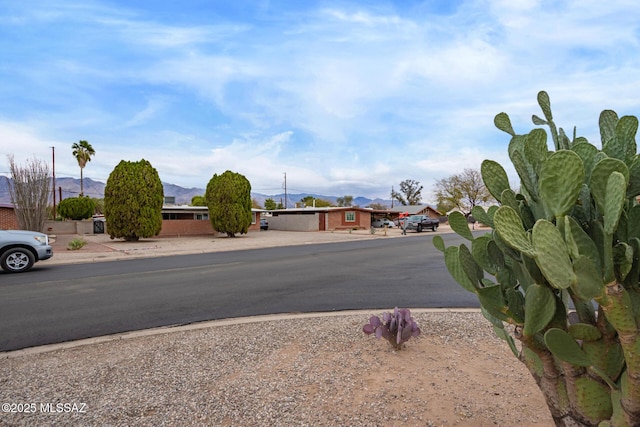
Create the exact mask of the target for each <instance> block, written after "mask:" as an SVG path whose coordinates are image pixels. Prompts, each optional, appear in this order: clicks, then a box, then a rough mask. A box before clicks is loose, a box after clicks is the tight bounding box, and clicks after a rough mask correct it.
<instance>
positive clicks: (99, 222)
mask: <svg viewBox="0 0 640 427" xmlns="http://www.w3.org/2000/svg"><path fill="white" fill-rule="evenodd" d="M93 234H104V217H102V218H95V217H94V218H93Z"/></svg>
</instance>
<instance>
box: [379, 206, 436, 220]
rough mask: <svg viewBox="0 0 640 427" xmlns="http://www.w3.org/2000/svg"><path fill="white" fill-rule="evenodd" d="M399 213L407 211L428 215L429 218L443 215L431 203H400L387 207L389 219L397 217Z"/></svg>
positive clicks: (413, 213) (412, 213)
mask: <svg viewBox="0 0 640 427" xmlns="http://www.w3.org/2000/svg"><path fill="white" fill-rule="evenodd" d="M401 213H408V214H409V215H428V216H429V217H430V218H433V219H438V220H439V219H441V218H442V217H443V215H442V214H441V213H440V212H438V211H437V210H436V208H435V207H434V206H432V205H408V206H403V205H401V206H395V207H393V208H391V209H389V215H390V217H391V219H397V218H398V217H399V216H400V214H401Z"/></svg>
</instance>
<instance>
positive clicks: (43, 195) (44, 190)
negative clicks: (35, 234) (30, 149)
mask: <svg viewBox="0 0 640 427" xmlns="http://www.w3.org/2000/svg"><path fill="white" fill-rule="evenodd" d="M8 158H9V167H10V170H11V178H12V182H11V183H10V185H9V193H10V194H11V202H12V203H13V205H14V207H15V212H16V218H17V220H18V227H19V228H20V229H22V230H31V231H42V230H43V229H44V222H45V220H46V219H47V209H48V206H49V190H50V188H49V183H50V178H49V166H48V165H47V164H46V163H44V162H42V161H40V160H38V159H36V158H33V159H27V162H26V164H25V165H24V166H21V165H18V164H16V162H15V161H14V159H13V156H12V155H10V156H8Z"/></svg>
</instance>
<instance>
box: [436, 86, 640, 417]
mask: <svg viewBox="0 0 640 427" xmlns="http://www.w3.org/2000/svg"><path fill="white" fill-rule="evenodd" d="M538 103H539V105H540V107H541V108H542V112H543V116H544V118H541V117H538V116H536V115H534V116H533V123H534V124H535V125H538V126H547V127H548V128H549V131H550V135H551V139H552V140H553V147H554V150H549V148H548V145H547V133H546V131H545V130H544V129H540V128H538V129H534V130H532V131H531V132H529V133H528V134H525V135H519V134H516V133H515V132H514V130H513V128H512V126H511V122H510V120H509V116H508V115H507V114H505V113H500V114H498V115H497V116H496V118H495V125H496V127H498V128H499V129H500V130H502V131H504V132H506V133H508V134H510V135H511V142H510V143H509V148H508V151H509V158H510V159H511V161H512V163H513V166H514V168H515V170H516V172H517V173H518V176H519V178H520V181H521V182H520V183H519V190H518V192H514V190H513V189H512V187H511V184H510V183H509V182H508V178H507V174H506V172H505V170H504V168H503V167H502V166H501V165H500V164H498V163H497V162H494V161H491V160H485V161H484V162H483V163H482V167H481V172H482V178H483V180H484V183H485V185H486V186H487V189H489V191H490V192H491V194H492V195H493V196H494V197H495V198H496V200H498V201H499V203H500V206H498V207H495V206H494V207H491V208H489V209H488V210H485V209H483V208H482V207H478V206H476V207H475V208H474V210H473V212H472V214H473V216H474V217H475V218H477V219H478V220H480V221H481V222H482V223H484V224H486V225H488V226H489V227H491V232H488V233H486V234H484V235H481V236H477V235H474V234H472V233H471V232H470V230H469V229H468V225H467V221H464V218H460V216H461V214H458V213H453V214H452V215H451V216H450V217H449V222H450V224H451V227H452V229H453V230H454V231H455V232H457V233H458V234H459V235H461V236H462V237H464V238H466V239H467V240H469V241H470V243H471V246H470V248H469V247H468V246H467V245H466V244H462V245H460V246H449V247H445V243H444V240H443V239H442V237H440V236H436V237H435V238H434V245H435V246H436V247H437V248H438V249H440V250H442V251H443V252H444V259H445V263H446V265H447V269H448V270H449V272H450V274H451V275H452V276H453V278H454V279H455V280H456V281H457V282H458V283H459V284H460V285H461V286H463V287H464V288H465V289H467V290H469V291H470V292H473V293H475V294H476V295H477V296H478V299H479V301H480V304H481V306H482V313H483V314H484V316H485V317H486V318H487V319H488V320H489V321H490V322H491V324H492V325H493V328H494V330H495V332H496V334H497V335H498V336H499V337H500V338H502V339H504V340H505V341H506V342H507V343H508V345H509V347H510V348H511V350H512V351H513V353H514V355H515V356H516V357H518V358H519V359H520V360H521V361H522V362H523V363H525V365H526V366H527V368H528V369H529V371H530V372H531V374H532V375H533V377H534V378H535V380H536V382H537V384H538V386H539V387H540V389H541V391H542V392H543V393H544V395H545V397H546V401H547V404H548V407H549V409H550V411H551V415H552V416H553V419H554V420H555V423H556V425H558V426H569V425H571V426H598V425H599V426H640V332H639V325H640V285H639V279H640V260H639V258H640V204H639V203H638V196H639V195H640V156H639V155H638V154H637V146H636V141H635V135H636V132H637V129H638V119H637V118H636V117H634V116H625V117H621V118H619V117H618V115H617V114H616V113H615V112H613V111H609V110H606V111H603V112H602V114H601V115H600V135H601V139H602V141H601V147H600V148H598V147H596V146H594V145H592V144H590V143H589V142H588V141H587V140H586V139H585V138H582V137H578V138H576V136H575V129H574V132H573V138H572V139H570V138H569V137H568V136H567V135H566V134H565V132H564V131H563V130H562V128H559V129H558V128H557V127H556V125H555V123H554V121H553V116H552V114H551V106H550V102H549V97H548V95H547V94H546V93H545V92H540V93H539V94H538Z"/></svg>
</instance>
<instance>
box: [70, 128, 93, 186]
mask: <svg viewBox="0 0 640 427" xmlns="http://www.w3.org/2000/svg"><path fill="white" fill-rule="evenodd" d="M71 149H72V150H73V157H75V158H76V160H77V161H78V166H80V196H84V186H83V183H82V179H83V177H82V169H84V167H85V166H86V165H87V162H90V161H91V156H93V155H95V154H96V151H95V150H94V149H93V147H92V146H91V144H89V142H87V141H84V140H82V141H79V142H76V143H74V144H73V145H72V146H71Z"/></svg>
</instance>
